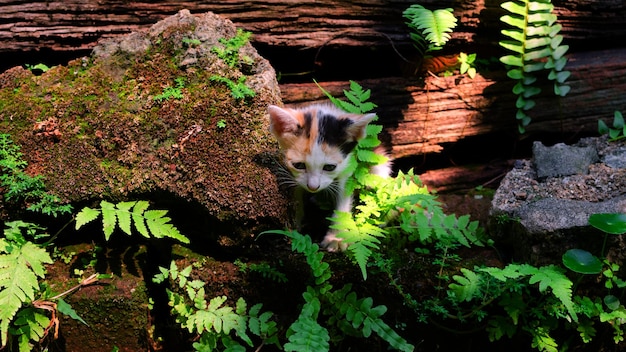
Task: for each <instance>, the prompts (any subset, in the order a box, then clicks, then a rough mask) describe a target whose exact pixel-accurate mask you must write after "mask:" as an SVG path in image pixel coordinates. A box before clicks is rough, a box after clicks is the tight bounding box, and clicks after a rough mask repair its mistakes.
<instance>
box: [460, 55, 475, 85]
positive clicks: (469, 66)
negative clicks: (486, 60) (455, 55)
mask: <svg viewBox="0 0 626 352" xmlns="http://www.w3.org/2000/svg"><path fill="white" fill-rule="evenodd" d="M459 62H460V63H461V66H460V68H459V71H460V73H461V74H462V75H464V74H467V75H468V76H469V77H470V78H472V79H473V78H474V77H476V66H475V62H476V53H474V54H469V55H468V54H466V53H460V54H459Z"/></svg>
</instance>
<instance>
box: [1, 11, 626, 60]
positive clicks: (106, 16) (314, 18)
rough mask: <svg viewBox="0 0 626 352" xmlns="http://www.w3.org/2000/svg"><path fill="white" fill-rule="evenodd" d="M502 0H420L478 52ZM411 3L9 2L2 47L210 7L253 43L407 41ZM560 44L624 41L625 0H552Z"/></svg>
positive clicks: (77, 37)
mask: <svg viewBox="0 0 626 352" xmlns="http://www.w3.org/2000/svg"><path fill="white" fill-rule="evenodd" d="M501 2H503V1H485V0H480V1H476V0H462V1H451V0H446V1H439V0H424V1H420V2H419V3H420V4H422V5H423V6H425V7H427V8H431V9H437V8H445V7H450V8H453V9H454V13H455V15H456V17H457V18H458V19H459V24H458V26H457V28H456V29H455V30H454V33H453V36H452V44H454V43H457V44H459V45H462V46H466V47H469V48H472V49H471V50H476V47H477V45H482V44H485V43H487V44H488V45H493V44H494V43H496V42H497V41H498V40H500V39H502V38H501V35H500V29H502V24H501V23H500V22H499V17H500V16H501V15H502V14H503V10H502V9H501V8H500V6H499V5H500V3H501ZM414 3H416V2H415V1H414V0H391V1H389V0H344V1H334V0H298V1H295V0H287V1H286V0H263V1H244V0H225V1H212V0H204V1H114V0H103V1H89V0H63V1H60V0H57V1H54V0H52V1H9V0H4V1H2V3H0V52H16V51H30V50H41V49H52V50H57V51H63V50H79V49H90V48H92V47H93V46H94V45H95V44H96V42H97V40H98V39H100V38H103V37H112V36H116V35H120V34H126V33H129V32H131V31H135V30H137V29H140V28H147V27H149V26H151V25H152V24H154V23H156V22H157V21H158V20H161V19H163V18H164V17H166V16H169V15H172V14H174V13H176V12H177V11H179V10H182V9H189V10H190V11H191V12H192V13H202V12H206V11H212V12H215V13H217V14H220V15H223V16H225V17H227V18H229V19H231V20H232V21H233V22H234V23H235V24H236V25H237V26H240V27H243V28H245V29H247V30H249V31H252V32H253V33H254V34H255V39H254V40H255V43H256V44H261V45H267V46H282V47H285V46H288V47H291V48H294V49H302V48H320V47H323V46H348V47H359V46H360V47H363V46H370V47H376V46H390V45H391V43H395V45H396V46H403V45H410V39H409V37H408V30H407V27H406V25H405V19H404V18H403V17H402V12H403V11H404V10H405V9H406V8H408V7H409V6H410V5H412V4H414ZM555 5H556V8H555V13H556V14H557V15H558V17H559V21H560V23H561V24H562V25H563V30H562V33H563V34H564V36H565V40H566V42H568V41H569V43H570V44H573V45H577V44H576V43H580V44H581V46H580V47H581V48H584V47H585V45H586V46H587V47H589V46H593V47H596V48H597V47H598V46H599V45H605V46H606V45H612V44H614V43H619V42H624V39H626V3H624V2H622V1H598V0H595V1H594V0H575V1H560V2H555Z"/></svg>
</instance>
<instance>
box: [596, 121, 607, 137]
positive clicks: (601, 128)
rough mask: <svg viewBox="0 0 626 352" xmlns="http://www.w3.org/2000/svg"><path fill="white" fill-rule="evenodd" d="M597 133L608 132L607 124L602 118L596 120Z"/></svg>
mask: <svg viewBox="0 0 626 352" xmlns="http://www.w3.org/2000/svg"><path fill="white" fill-rule="evenodd" d="M598 133H600V134H607V133H609V126H607V125H606V122H604V121H602V120H598Z"/></svg>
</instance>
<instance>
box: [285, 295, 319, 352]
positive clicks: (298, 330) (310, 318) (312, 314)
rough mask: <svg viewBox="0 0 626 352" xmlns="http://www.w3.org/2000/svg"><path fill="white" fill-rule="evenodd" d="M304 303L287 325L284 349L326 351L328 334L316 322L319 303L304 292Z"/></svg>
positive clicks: (296, 351) (309, 351) (298, 351)
mask: <svg viewBox="0 0 626 352" xmlns="http://www.w3.org/2000/svg"><path fill="white" fill-rule="evenodd" d="M303 296H304V297H305V300H306V303H305V304H304V306H303V307H302V310H301V311H300V315H299V316H298V319H296V321H294V322H293V323H292V324H291V326H289V331H288V332H287V338H288V339H289V342H287V343H286V344H285V345H284V346H283V348H284V350H285V351H294V352H324V351H328V350H329V348H330V346H329V343H328V342H329V340H330V336H329V335H328V330H326V328H324V327H323V326H321V325H320V324H319V323H318V322H317V317H318V315H319V312H320V308H321V303H320V301H319V299H318V298H317V297H315V296H314V295H311V294H307V292H305V293H304V294H303Z"/></svg>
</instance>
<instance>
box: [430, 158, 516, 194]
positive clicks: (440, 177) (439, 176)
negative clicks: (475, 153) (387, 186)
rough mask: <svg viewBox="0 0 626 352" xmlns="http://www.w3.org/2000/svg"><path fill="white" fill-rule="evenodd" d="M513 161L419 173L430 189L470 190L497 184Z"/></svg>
mask: <svg viewBox="0 0 626 352" xmlns="http://www.w3.org/2000/svg"><path fill="white" fill-rule="evenodd" d="M512 165H513V161H510V160H506V161H498V162H493V163H489V164H481V165H464V166H452V167H446V168H443V169H433V170H428V171H426V172H424V173H422V174H420V175H419V177H420V180H421V181H422V183H424V185H426V186H427V187H428V189H429V190H435V191H437V192H452V191H460V190H468V189H471V188H474V187H476V185H482V186H485V187H489V186H493V185H497V184H499V183H500V180H501V179H502V178H503V177H504V176H505V175H506V173H507V172H508V171H509V170H510V169H511V167H512Z"/></svg>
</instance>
